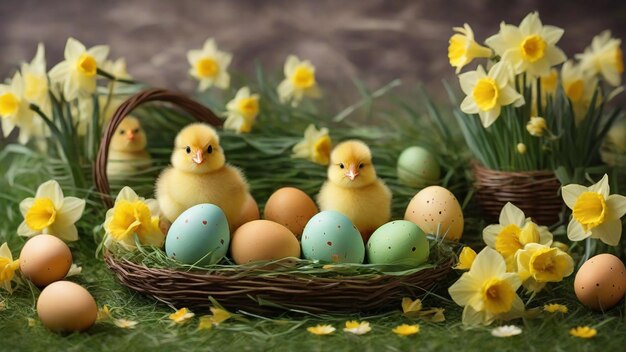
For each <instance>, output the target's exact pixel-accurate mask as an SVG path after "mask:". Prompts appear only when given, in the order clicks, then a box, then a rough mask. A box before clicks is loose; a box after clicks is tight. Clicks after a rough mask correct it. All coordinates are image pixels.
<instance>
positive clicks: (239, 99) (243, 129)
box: [224, 87, 259, 133]
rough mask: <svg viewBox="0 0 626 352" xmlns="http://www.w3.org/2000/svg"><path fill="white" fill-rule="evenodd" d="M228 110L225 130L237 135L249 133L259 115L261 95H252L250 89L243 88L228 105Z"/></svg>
mask: <svg viewBox="0 0 626 352" xmlns="http://www.w3.org/2000/svg"><path fill="white" fill-rule="evenodd" d="M226 110H227V111H226V121H225V122H224V128H225V129H229V130H234V131H236V132H237V133H248V132H250V131H251V130H252V125H253V124H254V120H255V119H256V117H257V115H258V114H259V95H258V94H250V88H248V87H243V88H241V89H239V91H237V94H236V95H235V98H233V100H231V101H229V102H228V104H226Z"/></svg>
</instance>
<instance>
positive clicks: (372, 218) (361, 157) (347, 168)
mask: <svg viewBox="0 0 626 352" xmlns="http://www.w3.org/2000/svg"><path fill="white" fill-rule="evenodd" d="M317 203H318V204H319V206H320V209H321V210H335V211H338V212H340V213H342V214H344V215H345V216H347V217H348V218H350V220H352V223H354V225H355V226H356V227H357V229H359V231H360V232H361V236H363V240H364V241H366V242H367V240H368V239H369V237H370V236H371V235H372V233H373V232H374V231H375V230H376V229H377V228H378V227H380V226H381V225H383V224H385V223H387V222H388V221H389V219H390V218H391V191H390V190H389V188H387V186H386V185H385V183H384V182H383V181H382V180H381V179H379V178H378V177H377V176H376V170H375V169H374V165H373V164H372V153H371V151H370V149H369V147H368V146H367V145H366V144H365V143H363V142H361V141H358V140H349V141H346V142H343V143H341V144H339V145H338V146H337V147H335V149H333V151H332V153H331V154H330V166H329V167H328V180H327V181H326V182H325V183H324V184H323V185H322V188H321V189H320V193H319V194H318V196H317Z"/></svg>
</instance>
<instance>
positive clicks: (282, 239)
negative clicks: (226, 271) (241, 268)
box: [230, 220, 300, 264]
mask: <svg viewBox="0 0 626 352" xmlns="http://www.w3.org/2000/svg"><path fill="white" fill-rule="evenodd" d="M230 253H231V255H232V257H233V260H234V261H235V263H237V264H245V263H249V262H255V261H273V260H279V259H283V258H288V257H295V258H300V243H299V242H298V239H297V238H296V236H295V235H294V234H293V233H292V232H291V231H290V230H289V229H288V228H286V227H285V226H283V225H281V224H278V223H275V222H273V221H269V220H254V221H250V222H248V223H245V224H243V225H241V227H239V228H238V229H237V231H235V233H234V234H233V240H232V244H231V248H230Z"/></svg>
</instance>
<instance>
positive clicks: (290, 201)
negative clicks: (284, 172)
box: [263, 187, 317, 238]
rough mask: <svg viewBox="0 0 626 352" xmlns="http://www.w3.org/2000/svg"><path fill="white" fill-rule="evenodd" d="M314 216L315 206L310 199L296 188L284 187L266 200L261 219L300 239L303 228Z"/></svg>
mask: <svg viewBox="0 0 626 352" xmlns="http://www.w3.org/2000/svg"><path fill="white" fill-rule="evenodd" d="M315 214H317V206H316V205H315V202H314V201H313V199H311V197H309V196H308V195H307V194H306V193H304V192H302V191H301V190H299V189H297V188H293V187H284V188H281V189H279V190H277V191H276V192H274V193H273V194H272V195H271V196H270V198H269V199H268V200H267V203H266V204H265V211H264V213H263V217H264V218H265V219H267V220H271V221H274V222H277V223H279V224H281V225H284V226H286V227H287V228H288V229H289V230H291V232H293V233H294V235H296V237H297V238H300V236H302V231H304V226H305V225H306V223H307V222H309V220H311V218H312V217H313V215H315Z"/></svg>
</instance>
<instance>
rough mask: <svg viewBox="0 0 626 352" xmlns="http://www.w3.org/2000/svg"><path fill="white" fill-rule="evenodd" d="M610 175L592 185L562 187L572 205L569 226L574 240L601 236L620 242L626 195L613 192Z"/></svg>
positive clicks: (569, 233) (562, 192)
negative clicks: (610, 187) (611, 190)
mask: <svg viewBox="0 0 626 352" xmlns="http://www.w3.org/2000/svg"><path fill="white" fill-rule="evenodd" d="M609 192H610V189H609V177H608V176H607V175H606V174H605V175H604V177H602V179H601V180H600V181H599V182H598V183H596V184H594V185H592V186H590V187H584V186H581V185H575V184H571V185H567V186H564V187H563V188H562V189H561V194H562V196H563V201H565V204H567V206H568V207H569V208H570V209H572V220H571V221H570V223H569V225H568V226H567V237H568V238H569V239H570V240H571V241H582V240H584V239H586V238H589V237H591V238H597V239H600V240H601V241H602V242H604V243H606V244H608V245H610V246H616V245H617V244H618V243H619V240H620V238H621V237H622V221H621V220H620V218H621V217H622V216H624V214H626V197H624V196H622V195H619V194H612V195H609Z"/></svg>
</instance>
